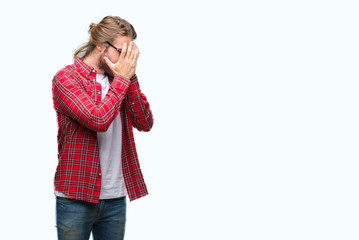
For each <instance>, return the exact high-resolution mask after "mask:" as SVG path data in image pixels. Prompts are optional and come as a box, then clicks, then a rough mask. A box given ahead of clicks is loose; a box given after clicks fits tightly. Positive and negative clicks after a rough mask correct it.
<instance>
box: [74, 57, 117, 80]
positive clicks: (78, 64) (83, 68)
mask: <svg viewBox="0 0 359 240" xmlns="http://www.w3.org/2000/svg"><path fill="white" fill-rule="evenodd" d="M74 64H75V68H76V69H77V71H78V72H79V73H81V74H82V75H84V76H85V77H86V78H90V74H91V73H93V74H94V76H95V77H96V70H95V69H94V68H93V67H91V66H90V65H87V64H86V63H85V62H84V61H82V59H81V58H79V57H78V56H75V60H74ZM107 77H108V80H109V81H110V83H112V81H113V77H111V76H107Z"/></svg>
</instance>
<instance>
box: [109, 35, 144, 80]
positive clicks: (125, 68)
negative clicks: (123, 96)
mask: <svg viewBox="0 0 359 240" xmlns="http://www.w3.org/2000/svg"><path fill="white" fill-rule="evenodd" d="M139 55H140V52H139V50H138V48H137V46H136V44H135V43H134V42H133V41H131V42H130V44H129V46H128V48H127V44H126V43H124V44H123V46H122V51H121V55H120V57H119V59H118V61H117V62H116V63H113V62H111V61H110V60H109V59H108V58H107V57H104V59H105V61H106V64H107V65H108V67H109V68H110V69H111V71H112V72H113V74H114V75H121V76H123V77H125V78H127V79H131V78H132V77H133V76H134V75H135V72H136V64H137V59H138V56H139Z"/></svg>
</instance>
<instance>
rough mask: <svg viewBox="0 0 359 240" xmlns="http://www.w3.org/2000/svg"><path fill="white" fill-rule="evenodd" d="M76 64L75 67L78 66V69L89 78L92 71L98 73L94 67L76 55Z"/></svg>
mask: <svg viewBox="0 0 359 240" xmlns="http://www.w3.org/2000/svg"><path fill="white" fill-rule="evenodd" d="M74 64H75V67H76V69H77V71H78V72H79V73H81V74H82V75H84V76H85V77H87V78H89V77H90V74H91V73H92V72H93V73H95V74H96V70H95V69H94V68H93V67H91V66H89V65H87V64H86V63H85V62H84V61H82V59H81V58H79V57H78V56H75V60H74Z"/></svg>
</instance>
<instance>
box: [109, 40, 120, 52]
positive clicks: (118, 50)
mask: <svg viewBox="0 0 359 240" xmlns="http://www.w3.org/2000/svg"><path fill="white" fill-rule="evenodd" d="M106 43H107V44H108V45H110V46H111V47H113V48H114V49H116V50H117V52H119V53H120V54H121V51H122V49H118V48H117V47H115V46H114V45H113V44H112V43H110V42H109V41H106Z"/></svg>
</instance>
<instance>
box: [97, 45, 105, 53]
mask: <svg viewBox="0 0 359 240" xmlns="http://www.w3.org/2000/svg"><path fill="white" fill-rule="evenodd" d="M96 49H97V51H99V52H100V53H102V52H103V51H105V49H106V47H105V46H104V45H96Z"/></svg>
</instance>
